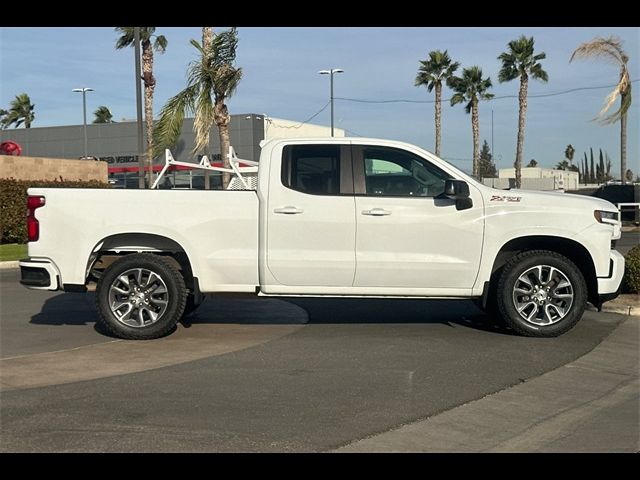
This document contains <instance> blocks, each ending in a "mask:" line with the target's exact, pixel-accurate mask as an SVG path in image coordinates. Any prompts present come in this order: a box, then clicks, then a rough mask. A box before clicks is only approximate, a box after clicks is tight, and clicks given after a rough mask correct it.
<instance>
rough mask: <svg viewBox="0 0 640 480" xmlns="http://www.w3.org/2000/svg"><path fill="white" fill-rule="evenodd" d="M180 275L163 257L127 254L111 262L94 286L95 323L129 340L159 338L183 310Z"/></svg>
mask: <svg viewBox="0 0 640 480" xmlns="http://www.w3.org/2000/svg"><path fill="white" fill-rule="evenodd" d="M186 301H187V289H186V287H185V284H184V279H183V278H182V275H181V274H180V272H179V271H178V270H177V269H176V268H175V267H174V266H173V264H171V263H170V262H168V261H166V260H165V259H164V258H162V257H160V256H158V255H154V254H150V253H139V254H131V255H127V256H125V257H122V258H120V259H119V260H117V261H115V262H114V263H113V264H112V265H111V266H110V267H109V268H107V270H105V272H104V275H102V277H101V278H100V281H99V282H98V285H97V287H96V305H97V308H98V313H99V321H100V323H101V324H102V325H103V326H104V327H105V328H106V330H107V331H109V332H110V333H112V334H113V335H115V336H117V337H120V338H125V339H130V340H149V339H152V338H158V337H162V336H163V335H166V334H167V333H169V332H170V331H171V330H172V329H173V328H174V327H175V325H176V323H177V322H178V320H179V319H180V317H181V316H182V313H183V311H184V308H185V303H186Z"/></svg>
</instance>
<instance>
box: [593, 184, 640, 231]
mask: <svg viewBox="0 0 640 480" xmlns="http://www.w3.org/2000/svg"><path fill="white" fill-rule="evenodd" d="M591 195H592V196H594V197H597V198H602V199H604V200H607V201H608V202H611V203H613V204H614V205H618V204H619V203H638V202H640V185H631V184H626V185H622V184H617V185H615V184H611V185H601V186H600V187H598V189H597V190H596V191H595V192H593V193H592V194H591ZM637 210H638V209H637V208H626V209H623V210H622V211H621V212H620V216H621V220H622V221H624V222H633V221H637Z"/></svg>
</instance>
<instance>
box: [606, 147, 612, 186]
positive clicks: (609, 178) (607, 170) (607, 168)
mask: <svg viewBox="0 0 640 480" xmlns="http://www.w3.org/2000/svg"><path fill="white" fill-rule="evenodd" d="M604 155H605V158H606V160H607V162H606V169H605V177H607V181H609V180H611V179H612V178H613V177H612V176H611V159H610V158H609V154H608V153H607V152H604Z"/></svg>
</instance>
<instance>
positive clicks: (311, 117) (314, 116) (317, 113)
mask: <svg viewBox="0 0 640 480" xmlns="http://www.w3.org/2000/svg"><path fill="white" fill-rule="evenodd" d="M330 103H331V101H328V102H327V103H325V104H324V107H322V108H321V109H320V110H318V111H317V112H316V113H314V114H313V115H311V116H310V117H309V118H307V119H306V120H305V121H304V122H302V123H299V124H298V125H287V126H285V125H276V124H274V123H273V120H272V119H271V118H268V117H267V120H268V121H269V124H271V125H272V126H273V127H275V128H300V127H302V126H303V125H304V124H305V123H309V122H310V121H311V120H313V119H314V118H316V117H317V116H318V115H320V114H321V113H322V112H324V110H325V109H326V108H327V107H328V106H329V104H330Z"/></svg>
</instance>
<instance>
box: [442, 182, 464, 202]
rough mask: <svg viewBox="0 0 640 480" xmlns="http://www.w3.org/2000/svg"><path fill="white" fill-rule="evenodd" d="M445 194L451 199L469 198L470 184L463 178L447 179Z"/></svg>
mask: <svg viewBox="0 0 640 480" xmlns="http://www.w3.org/2000/svg"><path fill="white" fill-rule="evenodd" d="M444 195H445V196H446V197H447V198H450V199H451V200H458V199H460V198H469V185H467V182H464V181H462V180H452V179H449V180H445V182H444Z"/></svg>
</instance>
